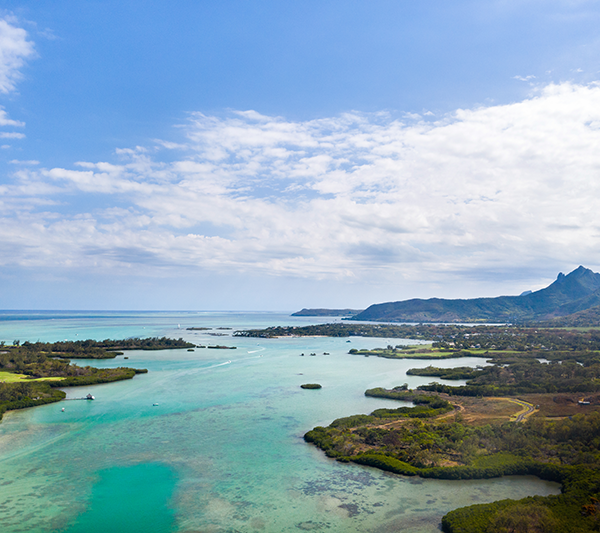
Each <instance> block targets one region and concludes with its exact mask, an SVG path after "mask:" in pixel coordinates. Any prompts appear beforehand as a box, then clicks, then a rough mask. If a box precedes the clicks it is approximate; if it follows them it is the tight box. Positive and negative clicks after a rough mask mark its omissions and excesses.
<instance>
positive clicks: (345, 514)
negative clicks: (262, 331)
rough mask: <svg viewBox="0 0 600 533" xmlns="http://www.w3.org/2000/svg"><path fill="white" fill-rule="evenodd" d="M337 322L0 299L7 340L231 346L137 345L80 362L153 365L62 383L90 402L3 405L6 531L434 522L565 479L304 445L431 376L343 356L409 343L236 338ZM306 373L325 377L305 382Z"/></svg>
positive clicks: (1, 493)
mask: <svg viewBox="0 0 600 533" xmlns="http://www.w3.org/2000/svg"><path fill="white" fill-rule="evenodd" d="M335 320H336V319H331V318H314V317H311V318H307V317H291V316H289V315H288V314H276V313H233V312H231V313H223V312H219V313H211V312H39V311H32V312H26V311H19V312H17V311H15V312H11V311H3V312H0V340H4V341H5V342H6V343H7V344H10V343H12V342H13V340H20V341H21V342H23V341H26V340H28V341H31V342H35V341H37V340H39V341H58V340H64V339H73V340H78V339H79V340H83V339H88V338H91V339H97V340H103V339H106V338H112V339H122V338H127V337H134V336H135V337H154V336H160V337H162V336H168V337H173V338H179V337H183V338H184V339H186V340H189V341H190V342H194V343H195V344H204V345H208V344H222V345H227V346H235V347H236V348H237V349H235V350H214V349H200V348H196V349H195V350H194V351H193V352H188V351H187V350H164V351H148V352H143V351H131V352H125V357H128V358H129V359H128V360H124V359H123V356H119V357H117V358H116V359H110V360H103V361H96V362H92V361H89V360H83V361H74V362H77V363H78V364H81V365H82V366H85V365H94V366H99V367H100V366H102V367H113V366H131V367H136V368H147V369H148V370H149V372H148V374H143V375H137V376H136V377H135V378H134V379H133V380H126V381H121V382H118V383H113V384H103V385H97V386H93V387H78V388H71V389H65V390H66V391H67V395H68V397H80V396H85V395H86V394H88V393H91V394H93V395H94V396H95V397H96V400H95V401H65V402H60V403H55V404H51V405H47V406H43V407H36V408H33V409H24V410H21V411H12V412H9V413H6V414H5V415H4V419H3V421H2V422H1V423H0V531H2V532H7V533H8V532H11V533H12V532H28V533H30V532H40V533H41V532H49V531H52V532H64V533H101V532H102V533H106V532H111V533H137V532H140V533H142V532H143V533H171V532H178V533H179V532H181V533H200V532H202V533H213V532H214V533H217V532H219V533H220V532H223V533H224V532H273V533H276V532H284V531H286V532H288V531H289V532H298V531H315V532H321V531H322V532H331V533H333V532H373V533H375V532H377V533H384V532H392V531H402V532H407V533H413V532H414V533H416V532H436V531H439V524H440V520H441V517H442V515H444V514H445V513H446V512H448V511H449V510H451V509H455V508H457V507H461V506H465V505H471V504H474V503H484V502H491V501H494V500H499V499H504V498H514V499H518V498H523V497H525V496H529V495H535V494H539V495H548V494H558V493H559V492H560V491H559V486H558V485H557V484H556V483H549V482H545V481H541V480H539V479H537V478H533V477H503V478H500V479H491V480H482V481H439V480H423V479H418V478H409V477H401V476H396V475H391V474H386V473H384V472H380V471H378V470H375V469H372V468H367V467H361V466H357V465H353V464H342V463H337V462H335V461H333V460H330V459H327V458H326V457H325V455H324V454H323V453H322V452H321V451H319V450H318V449H316V448H314V447H313V446H312V445H309V444H306V443H305V442H304V440H303V438H302V436H303V435H304V433H305V432H306V431H308V430H310V429H312V428H313V427H314V426H317V425H328V424H329V423H330V422H331V421H332V420H334V419H335V418H339V417H342V416H348V415H352V414H358V413H369V412H371V411H373V410H374V409H377V408H379V407H389V406H391V405H399V403H398V402H392V401H391V400H385V399H376V398H367V397H365V396H364V391H365V390H366V389H368V388H372V387H378V386H382V387H392V386H396V385H401V384H403V383H408V384H409V386H410V387H411V388H412V387H415V386H417V385H419V384H422V383H427V382H429V381H431V379H430V378H421V377H418V376H406V370H407V369H408V368H414V367H424V366H428V365H429V364H430V363H429V362H428V361H408V360H390V359H381V358H376V357H368V358H366V357H363V356H356V355H349V354H348V350H349V349H350V348H375V347H379V346H386V345H388V344H393V345H396V344H408V343H410V342H411V341H400V340H398V339H381V338H378V339H372V338H354V337H353V338H352V339H350V340H351V342H348V340H349V339H346V338H339V339H338V338H306V337H304V338H285V339H251V338H240V337H232V332H233V331H235V330H236V329H249V328H261V327H267V326H274V325H306V324H315V323H320V322H332V321H335ZM189 327H207V328H213V329H210V330H206V331H189V330H186V328H189ZM217 328H230V329H217ZM301 353H304V354H305V357H301V356H300V354H301ZM309 353H316V354H317V356H315V357H310V356H309V355H308V354H309ZM324 353H328V354H329V355H324ZM482 362H483V360H482V359H479V358H478V359H475V358H473V359H460V360H457V361H453V360H445V361H441V362H440V363H439V365H438V366H447V367H450V366H465V365H471V366H476V365H480V364H482ZM302 383H320V384H322V385H323V388H322V389H321V390H303V389H301V388H300V385H301V384H302ZM453 383H456V382H453ZM154 404H158V405H154ZM63 407H64V408H65V411H64V412H62V411H61V409H62V408H63Z"/></svg>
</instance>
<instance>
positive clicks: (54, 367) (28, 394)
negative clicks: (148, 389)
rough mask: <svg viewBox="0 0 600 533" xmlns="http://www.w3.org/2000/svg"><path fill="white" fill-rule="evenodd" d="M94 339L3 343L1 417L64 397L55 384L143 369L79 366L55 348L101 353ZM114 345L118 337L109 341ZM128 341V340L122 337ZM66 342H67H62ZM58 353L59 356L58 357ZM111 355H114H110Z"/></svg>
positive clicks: (92, 381) (120, 376)
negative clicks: (71, 342)
mask: <svg viewBox="0 0 600 533" xmlns="http://www.w3.org/2000/svg"><path fill="white" fill-rule="evenodd" d="M94 342H95V341H82V342H80V343H73V345H70V344H67V345H66V343H40V342H37V343H29V342H24V343H23V344H21V343H19V342H18V341H17V342H15V343H14V344H13V345H12V346H3V347H2V353H0V417H1V415H2V414H3V413H4V412H6V411H7V410H10V409H23V408H25V407H35V406H36V405H43V404H46V403H51V402H57V401H60V400H62V399H63V398H64V397H65V393H64V392H63V391H60V390H57V387H74V386H81V385H96V384H99V383H109V382H112V381H119V380H123V379H131V378H133V376H135V375H136V374H140V373H145V372H147V370H145V369H134V368H125V367H119V368H93V367H90V366H86V367H80V366H77V365H74V364H71V362H70V361H69V360H67V359H64V355H65V352H55V351H53V350H54V349H63V348H65V347H66V348H67V349H71V348H72V349H73V352H72V353H73V354H77V356H78V357H79V356H80V355H79V354H80V353H81V350H83V351H84V353H86V354H88V355H89V356H90V357H92V356H93V357H94V358H96V357H98V356H101V350H103V348H101V347H99V346H98V344H101V343H96V344H94ZM110 342H111V343H112V344H113V345H116V344H119V345H120V343H121V341H110ZM124 344H125V345H127V344H128V341H124ZM65 345H66V346H65ZM57 354H58V355H59V358H56V357H57ZM113 356H114V355H113Z"/></svg>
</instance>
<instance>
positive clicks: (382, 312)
mask: <svg viewBox="0 0 600 533" xmlns="http://www.w3.org/2000/svg"><path fill="white" fill-rule="evenodd" d="M598 305H600V274H597V273H595V272H592V271H591V270H589V269H588V268H585V267H583V266H580V267H578V268H576V269H575V270H573V272H571V273H570V274H568V275H567V276H565V275H564V274H563V273H562V272H561V273H560V274H558V277H557V278H556V281H555V282H554V283H552V284H551V285H549V286H548V287H546V288H544V289H540V290H539V291H535V292H528V291H526V292H524V293H522V294H521V295H520V296H498V297H496V298H474V299H468V300H446V299H442V298H430V299H428V300H422V299H418V298H416V299H412V300H403V301H400V302H388V303H381V304H374V305H371V306H370V307H368V308H367V309H365V310H364V311H363V312H362V313H358V314H357V315H355V316H354V317H353V318H354V319H355V320H373V321H388V322H512V323H514V322H527V321H549V320H552V319H556V318H558V317H564V316H567V315H572V314H573V313H578V312H581V311H584V310H586V309H590V308H592V307H595V306H598Z"/></svg>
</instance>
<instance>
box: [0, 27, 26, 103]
mask: <svg viewBox="0 0 600 533" xmlns="http://www.w3.org/2000/svg"><path fill="white" fill-rule="evenodd" d="M14 23H15V21H14V19H12V18H11V17H5V18H3V19H0V93H4V94H6V93H9V92H11V91H14V90H15V87H16V83H17V81H19V80H20V79H21V78H22V74H21V68H22V67H23V65H24V64H25V60H26V59H27V58H28V57H31V56H33V54H34V47H33V43H32V42H31V41H28V40H27V32H26V31H25V30H24V29H23V28H19V27H17V26H16V25H14Z"/></svg>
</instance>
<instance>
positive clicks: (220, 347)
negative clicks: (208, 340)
mask: <svg viewBox="0 0 600 533" xmlns="http://www.w3.org/2000/svg"><path fill="white" fill-rule="evenodd" d="M207 348H212V349H213V350H236V349H237V346H221V345H219V344H215V345H214V346H207Z"/></svg>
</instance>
